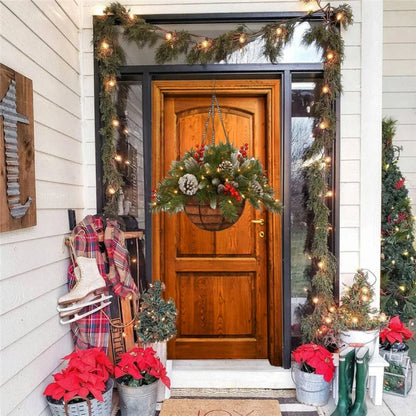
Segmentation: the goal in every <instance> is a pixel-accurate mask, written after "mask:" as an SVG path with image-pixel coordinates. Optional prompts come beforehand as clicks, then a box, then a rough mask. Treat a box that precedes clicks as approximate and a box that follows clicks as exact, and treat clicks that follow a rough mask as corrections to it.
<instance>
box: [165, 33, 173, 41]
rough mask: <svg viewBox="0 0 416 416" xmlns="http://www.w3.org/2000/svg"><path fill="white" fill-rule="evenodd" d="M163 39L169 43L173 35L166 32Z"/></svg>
mask: <svg viewBox="0 0 416 416" xmlns="http://www.w3.org/2000/svg"><path fill="white" fill-rule="evenodd" d="M165 39H166V40H167V41H168V42H170V41H171V40H172V39H173V33H172V32H166V35H165Z"/></svg>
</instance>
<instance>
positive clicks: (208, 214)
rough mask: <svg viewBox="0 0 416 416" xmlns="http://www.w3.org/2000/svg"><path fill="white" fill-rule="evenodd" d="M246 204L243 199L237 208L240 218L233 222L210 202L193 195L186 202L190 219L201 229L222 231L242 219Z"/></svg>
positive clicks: (186, 211) (186, 210)
mask: <svg viewBox="0 0 416 416" xmlns="http://www.w3.org/2000/svg"><path fill="white" fill-rule="evenodd" d="M217 206H218V205H217ZM244 206H245V204H244V201H242V202H241V206H240V207H238V208H237V214H238V218H237V219H236V220H235V221H234V222H231V221H228V220H227V219H225V218H224V216H223V215H222V213H221V210H220V209H219V208H215V209H213V208H211V206H210V205H209V203H208V202H207V203H202V204H201V203H199V202H198V200H197V199H196V198H195V197H191V198H188V200H187V201H186V203H185V213H186V215H187V216H188V218H189V220H190V221H191V222H192V223H193V224H195V225H196V226H197V227H198V228H200V229H201V230H205V231H221V230H225V229H227V228H229V227H231V226H232V225H234V224H235V223H236V222H237V221H238V220H239V219H240V217H241V215H242V214H243V211H244Z"/></svg>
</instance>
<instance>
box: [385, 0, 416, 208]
mask: <svg viewBox="0 0 416 416" xmlns="http://www.w3.org/2000/svg"><path fill="white" fill-rule="evenodd" d="M383 44H384V45H383V46H384V48H383V53H384V55H383V116H386V117H392V118H394V119H395V120H397V133H396V136H395V141H394V144H396V145H397V146H401V147H403V150H402V152H401V155H400V159H399V166H400V169H401V171H402V174H403V176H404V177H405V178H406V182H405V184H406V186H407V188H408V190H409V196H410V198H411V199H412V210H413V215H416V134H415V132H416V2H415V1H395V0H385V1H384V38H383Z"/></svg>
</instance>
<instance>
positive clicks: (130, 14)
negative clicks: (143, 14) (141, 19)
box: [129, 12, 136, 20]
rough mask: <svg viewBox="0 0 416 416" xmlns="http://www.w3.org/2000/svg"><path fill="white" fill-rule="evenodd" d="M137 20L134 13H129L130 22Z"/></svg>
mask: <svg viewBox="0 0 416 416" xmlns="http://www.w3.org/2000/svg"><path fill="white" fill-rule="evenodd" d="M135 18H136V16H135V15H134V13H133V12H129V19H130V20H134V19H135Z"/></svg>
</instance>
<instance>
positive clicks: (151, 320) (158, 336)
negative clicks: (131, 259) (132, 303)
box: [137, 280, 177, 343]
mask: <svg viewBox="0 0 416 416" xmlns="http://www.w3.org/2000/svg"><path fill="white" fill-rule="evenodd" d="M164 291H165V285H164V283H162V282H160V281H158V280H157V281H155V282H153V284H150V285H149V288H148V289H147V290H146V291H145V292H144V293H143V295H142V297H141V299H140V311H139V316H138V318H139V321H138V325H137V336H138V338H139V339H140V341H142V342H143V343H149V342H162V341H168V340H169V339H171V338H172V337H174V336H175V335H176V327H175V323H176V315H177V310H176V306H175V302H174V301H173V299H172V298H170V299H168V300H167V301H166V300H164V299H163V298H162V293H163V292H164Z"/></svg>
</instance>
